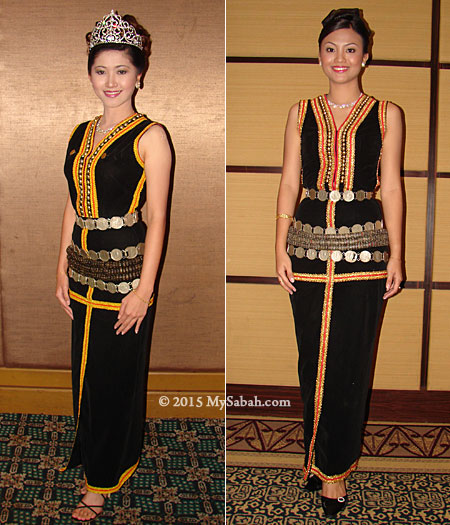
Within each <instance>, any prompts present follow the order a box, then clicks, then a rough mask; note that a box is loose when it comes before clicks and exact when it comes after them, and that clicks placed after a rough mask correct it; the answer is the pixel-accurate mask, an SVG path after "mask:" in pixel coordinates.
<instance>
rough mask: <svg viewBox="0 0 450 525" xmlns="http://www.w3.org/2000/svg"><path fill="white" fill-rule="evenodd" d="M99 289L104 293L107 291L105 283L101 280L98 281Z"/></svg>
mask: <svg viewBox="0 0 450 525" xmlns="http://www.w3.org/2000/svg"><path fill="white" fill-rule="evenodd" d="M97 288H98V289H99V290H102V291H104V290H106V283H105V281H102V280H101V279H97Z"/></svg>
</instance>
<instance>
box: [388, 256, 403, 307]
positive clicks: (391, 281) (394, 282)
mask: <svg viewBox="0 0 450 525" xmlns="http://www.w3.org/2000/svg"><path fill="white" fill-rule="evenodd" d="M402 281H403V273H402V261H401V260H400V259H389V262H388V263H387V279H386V293H385V294H384V295H383V299H389V297H392V296H393V295H395V294H397V293H398V292H399V291H400V290H401V288H400V284H401V282H402Z"/></svg>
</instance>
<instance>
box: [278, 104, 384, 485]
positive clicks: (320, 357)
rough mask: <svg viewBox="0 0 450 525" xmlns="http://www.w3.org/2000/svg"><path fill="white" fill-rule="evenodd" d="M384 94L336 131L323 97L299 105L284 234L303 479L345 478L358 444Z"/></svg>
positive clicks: (376, 251) (373, 305)
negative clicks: (294, 184)
mask: <svg viewBox="0 0 450 525" xmlns="http://www.w3.org/2000/svg"><path fill="white" fill-rule="evenodd" d="M386 108H387V102H386V101H377V100H375V99H374V98H373V97H370V96H367V95H365V94H362V95H361V96H360V97H359V99H358V101H357V102H356V104H355V105H354V106H353V108H352V109H351V111H350V113H349V115H348V117H347V119H346V120H345V121H344V122H343V124H342V125H341V126H340V128H339V129H336V125H335V123H334V119H333V115H332V112H331V109H330V106H329V104H328V101H327V99H326V97H325V96H319V97H317V98H315V99H312V100H302V101H300V103H299V119H298V126H299V133H300V137H301V166H302V173H301V179H302V186H303V189H304V191H305V193H306V198H304V199H303V200H302V201H301V202H300V205H299V206H298V209H297V211H296V214H295V219H294V221H293V224H292V225H291V227H290V228H289V233H288V253H289V255H290V256H291V261H292V269H293V272H294V276H295V286H296V290H297V291H296V292H295V293H294V294H292V295H291V303H292V309H293V314H294V321H295V329H296V337H297V343H298V350H299V364H298V373H299V380H300V390H301V395H302V398H303V402H304V433H305V465H304V475H305V479H306V478H307V477H308V475H310V474H311V473H312V474H316V475H317V476H318V477H319V478H320V479H322V480H323V481H328V482H331V481H338V480H340V479H344V478H345V477H347V476H348V475H349V473H350V472H351V471H352V470H354V469H355V468H356V465H357V460H358V458H359V455H360V449H361V436H362V428H363V423H364V416H365V408H366V401H367V393H368V388H369V380H370V372H371V366H372V358H373V349H374V342H375V338H376V334H377V328H378V323H379V319H380V314H381V310H382V304H383V299H382V297H383V294H384V293H385V285H386V276H387V272H386V262H387V260H388V235H387V231H386V230H385V229H384V227H383V216H382V210H381V207H380V204H379V203H378V201H376V200H375V199H374V192H375V191H376V189H377V187H378V185H379V163H380V158H381V151H382V146H383V138H384V134H385V129H386Z"/></svg>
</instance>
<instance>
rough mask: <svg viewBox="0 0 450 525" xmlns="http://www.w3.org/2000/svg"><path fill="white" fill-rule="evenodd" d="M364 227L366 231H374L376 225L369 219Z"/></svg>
mask: <svg viewBox="0 0 450 525" xmlns="http://www.w3.org/2000/svg"><path fill="white" fill-rule="evenodd" d="M364 229H365V230H366V232H370V231H373V230H374V229H375V225H374V223H373V222H370V221H368V222H366V223H365V224H364Z"/></svg>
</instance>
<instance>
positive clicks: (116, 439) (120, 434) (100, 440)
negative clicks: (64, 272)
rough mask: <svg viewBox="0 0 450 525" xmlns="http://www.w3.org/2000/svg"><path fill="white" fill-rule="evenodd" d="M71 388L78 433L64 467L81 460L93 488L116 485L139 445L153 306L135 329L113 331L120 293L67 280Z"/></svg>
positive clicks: (124, 477) (127, 474)
mask: <svg viewBox="0 0 450 525" xmlns="http://www.w3.org/2000/svg"><path fill="white" fill-rule="evenodd" d="M70 288H71V289H70V298H71V301H70V306H71V308H72V310H73V315H74V320H73V322H72V390H73V404H74V415H75V423H76V435H75V440H74V444H73V449H72V453H71V456H70V458H69V461H68V463H67V465H66V466H65V467H64V468H63V469H62V470H65V469H66V468H72V467H76V466H78V465H80V464H81V465H82V466H83V469H84V473H85V478H86V483H87V487H88V489H89V490H90V491H91V492H97V493H109V492H114V491H117V490H119V489H120V487H121V486H122V485H123V483H124V482H125V481H126V480H127V479H128V478H130V476H131V475H132V474H133V473H134V472H135V470H136V468H137V466H138V463H139V458H140V454H141V449H142V440H143V434H144V424H145V410H146V389H147V378H148V360H149V350H150V339H151V332H152V327H153V320H154V309H155V306H154V304H152V306H150V307H149V309H148V311H147V314H146V316H145V318H144V320H143V321H142V324H141V326H140V329H139V333H138V334H135V332H134V327H133V328H131V329H130V330H129V331H128V332H127V333H126V334H125V335H116V332H115V330H114V324H115V323H116V321H117V314H118V311H119V308H120V300H121V299H123V297H124V296H123V295H121V294H109V293H108V292H102V291H100V290H97V289H93V288H89V287H88V286H84V285H81V284H80V283H74V282H73V281H71V282H70Z"/></svg>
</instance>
